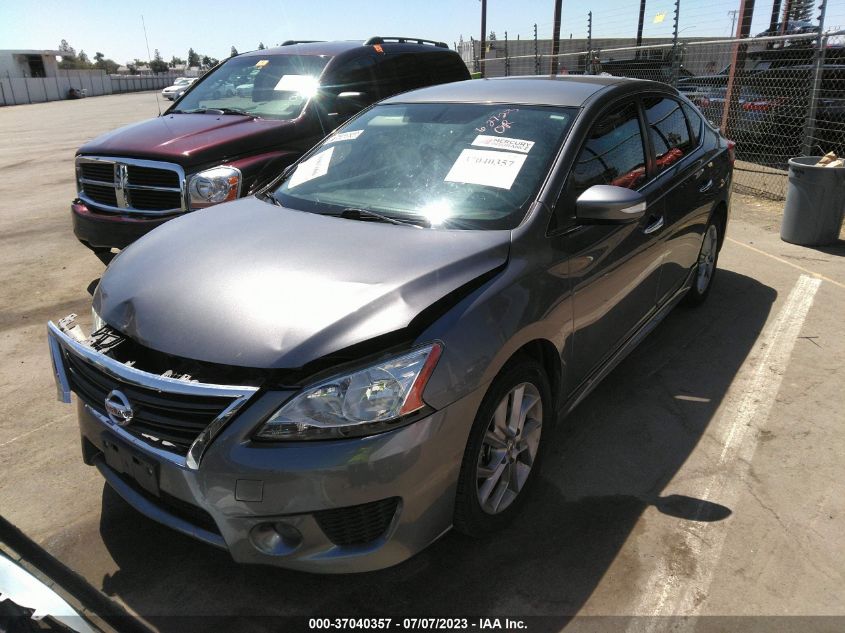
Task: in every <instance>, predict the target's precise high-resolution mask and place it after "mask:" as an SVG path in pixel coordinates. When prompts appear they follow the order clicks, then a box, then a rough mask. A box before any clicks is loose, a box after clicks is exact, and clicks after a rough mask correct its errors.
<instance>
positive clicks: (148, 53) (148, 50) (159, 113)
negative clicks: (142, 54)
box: [141, 13, 161, 116]
mask: <svg viewBox="0 0 845 633" xmlns="http://www.w3.org/2000/svg"><path fill="white" fill-rule="evenodd" d="M141 26H143V27H144V41H145V42H146V43H147V63H148V64H149V65H150V70H152V69H153V57H152V55H150V40H148V39H147V23H146V22H144V14H143V13H142V14H141ZM155 95H156V107H157V108H158V115H159V116H161V103H159V101H158V88H156V91H155Z"/></svg>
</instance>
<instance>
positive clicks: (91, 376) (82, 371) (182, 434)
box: [65, 353, 235, 455]
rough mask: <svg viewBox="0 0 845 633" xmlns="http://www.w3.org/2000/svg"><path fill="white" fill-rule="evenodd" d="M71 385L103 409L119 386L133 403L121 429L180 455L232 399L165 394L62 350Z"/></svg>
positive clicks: (81, 395)
mask: <svg viewBox="0 0 845 633" xmlns="http://www.w3.org/2000/svg"><path fill="white" fill-rule="evenodd" d="M65 363H66V368H67V372H68V379H69V381H70V384H71V388H72V389H73V391H75V392H76V394H77V395H78V396H79V397H80V399H81V400H82V401H83V402H85V404H87V405H88V406H89V407H91V408H93V409H95V410H96V411H99V412H100V413H104V412H105V400H106V397H107V396H108V395H109V393H110V392H111V391H112V390H114V389H119V390H120V391H121V392H122V393H123V394H125V396H126V398H127V399H128V400H129V402H130V403H131V405H132V409H133V416H132V419H131V421H130V423H129V424H128V425H126V426H125V427H124V430H126V431H127V432H129V433H131V434H132V435H134V436H136V437H137V438H139V439H141V440H143V441H145V442H147V443H151V444H154V445H157V446H159V447H160V448H164V449H166V450H170V451H173V452H176V453H179V454H181V455H185V454H186V453H187V452H188V449H189V448H190V446H191V444H193V442H194V440H195V439H197V436H198V435H199V434H200V433H201V432H202V431H203V430H204V429H205V428H206V427H207V426H208V425H209V424H211V423H212V422H213V421H214V420H215V419H216V418H217V416H219V415H220V414H221V413H222V412H223V411H224V410H225V409H226V408H227V407H228V406H229V405H230V404H232V402H233V401H234V399H235V398H233V397H229V396H200V395H184V394H176V393H168V392H165V391H159V390H154V389H147V388H144V387H140V386H138V385H133V384H130V383H128V382H124V381H122V380H119V379H117V378H114V377H112V376H110V375H108V374H106V373H104V372H103V371H101V370H100V369H99V368H98V367H95V366H94V365H92V364H90V363H88V362H86V361H85V360H83V359H81V358H79V357H77V356H75V355H74V354H70V353H65Z"/></svg>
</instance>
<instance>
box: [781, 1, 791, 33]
mask: <svg viewBox="0 0 845 633" xmlns="http://www.w3.org/2000/svg"><path fill="white" fill-rule="evenodd" d="M790 11H792V0H786V4H785V5H783V18H782V19H781V22H780V33H778V35H784V34H785V33H786V24H787V22H789V13H790Z"/></svg>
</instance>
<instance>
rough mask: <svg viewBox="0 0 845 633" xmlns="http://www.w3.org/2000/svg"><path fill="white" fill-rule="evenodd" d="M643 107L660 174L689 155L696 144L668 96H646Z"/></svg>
mask: <svg viewBox="0 0 845 633" xmlns="http://www.w3.org/2000/svg"><path fill="white" fill-rule="evenodd" d="M643 107H644V109H645V115H646V124H647V125H648V130H649V137H650V138H651V143H652V147H653V148H654V160H655V167H656V172H657V173H658V174H659V173H662V172H664V171H666V170H667V169H669V168H670V167H671V166H672V165H674V164H676V163H677V162H678V161H680V160H681V159H682V158H684V157H685V156H686V155H687V154H689V153H690V152H691V151H692V150H693V149H695V146H696V145H697V143H694V142H693V139H692V137H691V136H690V132H689V128H688V127H687V119H686V117H685V116H684V112H683V110H682V109H681V104H680V103H679V102H678V101H675V100H674V99H671V98H669V97H660V96H654V97H646V98H645V99H643Z"/></svg>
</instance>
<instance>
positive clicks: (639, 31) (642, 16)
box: [636, 0, 646, 59]
mask: <svg viewBox="0 0 845 633" xmlns="http://www.w3.org/2000/svg"><path fill="white" fill-rule="evenodd" d="M645 2H646V0H640V21H639V22H637V48H639V47H640V46H642V43H643V22H644V21H645ZM636 58H637V59H639V58H640V51H637V54H636Z"/></svg>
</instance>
